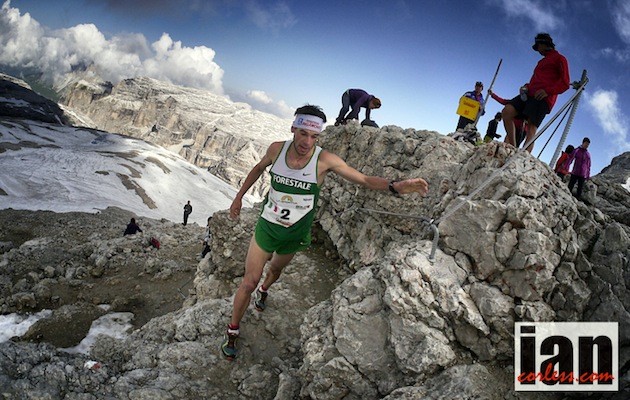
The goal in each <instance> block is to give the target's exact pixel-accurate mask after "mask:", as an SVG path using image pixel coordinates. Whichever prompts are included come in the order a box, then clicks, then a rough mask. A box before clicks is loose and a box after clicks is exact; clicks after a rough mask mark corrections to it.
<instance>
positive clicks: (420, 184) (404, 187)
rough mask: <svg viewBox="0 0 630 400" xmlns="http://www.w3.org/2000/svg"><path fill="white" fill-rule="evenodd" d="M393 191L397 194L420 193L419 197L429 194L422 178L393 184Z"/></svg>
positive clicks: (427, 186)
mask: <svg viewBox="0 0 630 400" xmlns="http://www.w3.org/2000/svg"><path fill="white" fill-rule="evenodd" d="M394 189H396V191H397V192H398V193H399V194H408V193H420V195H421V196H426V195H427V193H428V192H429V184H428V183H427V181H425V180H424V179H422V178H414V179H406V180H404V181H399V182H396V183H394Z"/></svg>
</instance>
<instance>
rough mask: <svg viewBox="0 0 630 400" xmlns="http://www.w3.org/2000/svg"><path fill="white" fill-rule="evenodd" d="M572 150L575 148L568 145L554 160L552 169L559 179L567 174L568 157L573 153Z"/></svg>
mask: <svg viewBox="0 0 630 400" xmlns="http://www.w3.org/2000/svg"><path fill="white" fill-rule="evenodd" d="M573 150H575V147H573V146H571V145H568V146H567V148H566V149H565V150H564V151H563V152H562V154H561V155H560V158H558V161H557V162H556V167H555V168H554V169H553V170H554V171H555V172H556V174H557V175H558V176H559V177H560V179H564V177H565V176H567V175H569V161H571V160H570V159H569V157H570V156H571V154H573Z"/></svg>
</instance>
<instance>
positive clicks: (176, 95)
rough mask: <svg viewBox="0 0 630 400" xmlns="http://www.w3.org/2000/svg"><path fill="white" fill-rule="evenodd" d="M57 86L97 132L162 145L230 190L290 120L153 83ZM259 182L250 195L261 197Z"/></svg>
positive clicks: (281, 136) (90, 81)
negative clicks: (222, 180)
mask: <svg viewBox="0 0 630 400" xmlns="http://www.w3.org/2000/svg"><path fill="white" fill-rule="evenodd" d="M63 87H64V89H63V91H62V93H63V97H62V102H63V104H64V105H65V106H67V107H68V108H70V109H72V110H73V111H75V112H76V113H78V114H81V115H84V116H86V117H87V119H88V120H89V121H90V123H91V124H93V125H94V126H96V127H98V128H99V129H102V130H105V131H108V132H117V133H123V134H126V135H130V136H133V137H136V138H140V139H144V140H147V141H150V142H152V143H155V144H158V145H160V146H163V147H166V148H168V149H170V150H172V151H175V152H177V153H179V154H180V155H181V156H183V157H185V158H186V160H188V161H189V162H191V163H193V164H195V165H197V166H199V167H203V168H207V169H208V170H209V171H210V172H211V173H212V174H214V175H216V176H218V177H220V178H222V179H224V180H225V181H226V182H228V183H230V184H232V185H233V186H235V187H240V185H241V184H242V182H243V180H244V179H245V177H246V176H247V173H248V172H249V171H250V170H251V168H252V167H253V166H254V165H255V164H256V163H257V162H258V161H259V160H260V158H261V157H262V155H264V153H265V151H266V150H267V147H268V146H269V144H271V142H273V141H277V140H285V139H287V138H289V137H290V130H289V128H290V126H291V123H290V121H287V120H283V119H281V118H278V117H275V116H273V115H270V114H266V113H262V112H260V111H256V110H253V109H252V108H251V107H250V106H249V105H247V104H245V103H234V102H232V101H230V100H228V99H227V98H224V97H222V96H219V95H216V94H213V93H210V92H207V91H202V90H197V89H192V88H184V87H180V86H176V85H172V84H168V83H165V82H161V81H158V80H155V79H150V78H134V79H126V80H124V81H121V82H119V83H118V84H116V85H113V86H112V85H111V84H110V83H108V82H104V81H102V80H99V79H98V77H97V76H93V75H91V76H90V77H85V78H84V79H75V80H70V81H68V82H66V83H65V84H64V86H63ZM60 90H61V89H60ZM263 182H266V180H261V181H260V182H259V183H257V184H256V185H255V186H254V188H253V189H252V193H253V194H256V195H258V196H261V195H262V194H264V192H265V191H266V188H267V183H263Z"/></svg>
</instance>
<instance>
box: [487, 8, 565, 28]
mask: <svg viewBox="0 0 630 400" xmlns="http://www.w3.org/2000/svg"><path fill="white" fill-rule="evenodd" d="M492 1H493V2H494V3H495V4H497V5H499V6H500V7H501V8H503V11H504V12H505V13H506V14H507V15H508V16H510V17H514V18H527V19H528V20H530V21H531V23H532V24H533V25H534V26H535V27H536V30H538V31H541V32H549V31H552V30H554V29H556V28H558V27H559V26H561V25H562V22H561V20H560V19H559V18H557V17H556V16H555V15H554V11H553V10H552V9H551V8H550V6H549V3H544V2H541V1H536V0H492Z"/></svg>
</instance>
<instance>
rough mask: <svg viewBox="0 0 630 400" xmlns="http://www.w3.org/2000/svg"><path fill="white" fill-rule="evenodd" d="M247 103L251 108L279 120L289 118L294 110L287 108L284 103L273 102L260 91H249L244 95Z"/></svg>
mask: <svg viewBox="0 0 630 400" xmlns="http://www.w3.org/2000/svg"><path fill="white" fill-rule="evenodd" d="M246 99H247V100H246V101H247V103H249V104H251V105H252V107H254V108H256V109H258V110H261V111H264V112H268V113H271V114H274V115H277V116H279V117H281V118H291V117H292V116H293V113H294V112H295V109H293V108H291V107H289V105H288V104H287V103H285V102H284V101H282V100H280V101H275V100H273V99H272V98H271V97H270V96H269V95H268V94H267V93H265V92H264V91H262V90H250V91H248V92H247V95H246Z"/></svg>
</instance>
